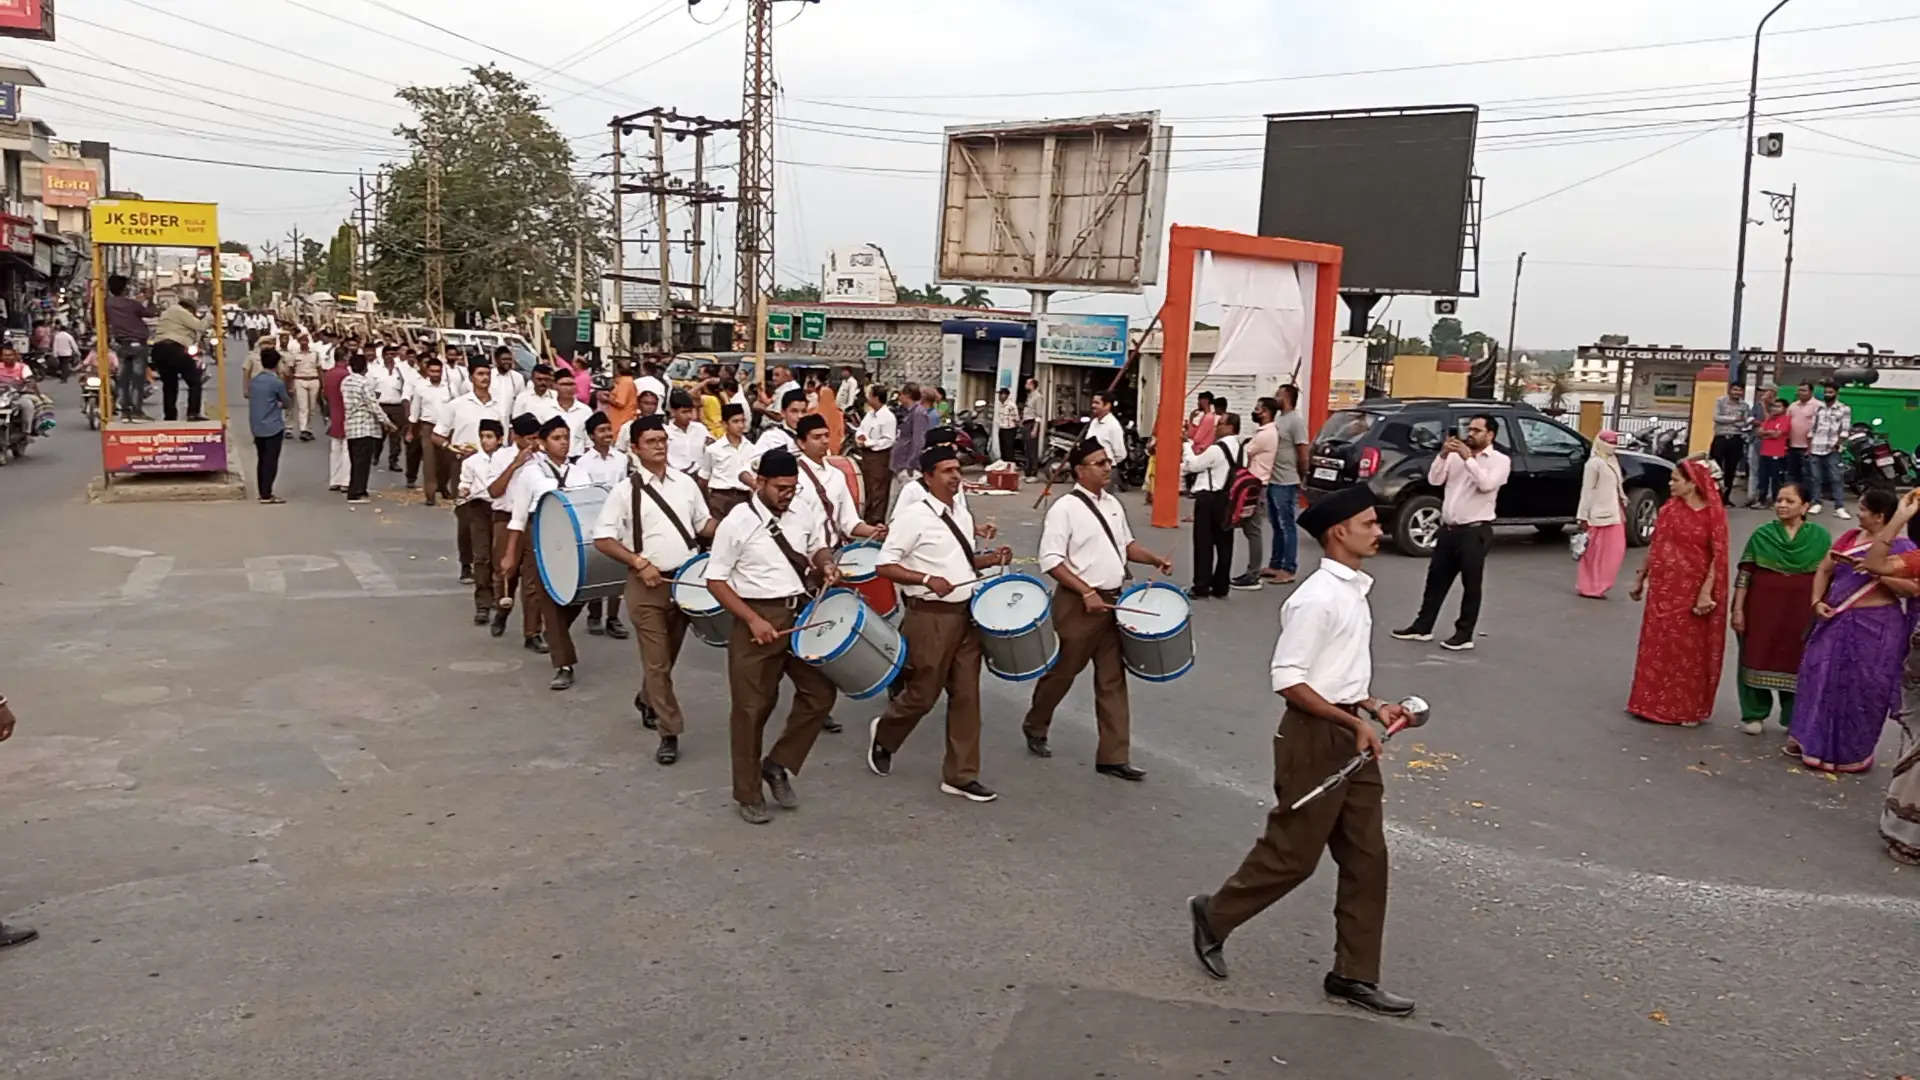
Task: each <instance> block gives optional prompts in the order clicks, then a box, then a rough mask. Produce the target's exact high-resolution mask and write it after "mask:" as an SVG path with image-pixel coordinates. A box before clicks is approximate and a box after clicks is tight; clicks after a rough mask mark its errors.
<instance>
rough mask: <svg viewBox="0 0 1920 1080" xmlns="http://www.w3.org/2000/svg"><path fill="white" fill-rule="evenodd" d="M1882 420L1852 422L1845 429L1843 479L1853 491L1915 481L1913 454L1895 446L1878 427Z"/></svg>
mask: <svg viewBox="0 0 1920 1080" xmlns="http://www.w3.org/2000/svg"><path fill="white" fill-rule="evenodd" d="M1880 424H1881V420H1880V419H1879V418H1878V417H1876V418H1874V421H1873V422H1872V423H1871V424H1869V423H1867V422H1865V421H1859V422H1857V423H1855V424H1854V425H1853V427H1852V429H1851V430H1849V431H1848V432H1847V440H1846V442H1845V444H1844V445H1843V449H1842V458H1843V460H1844V462H1845V477H1844V478H1843V482H1844V483H1845V484H1846V487H1847V490H1849V491H1851V492H1853V493H1854V494H1856V495H1859V494H1862V493H1864V492H1865V491H1866V490H1867V489H1868V488H1874V487H1878V488H1887V489H1893V488H1899V487H1905V486H1910V485H1912V484H1913V483H1915V482H1916V481H1915V476H1914V463H1913V458H1912V457H1911V456H1910V455H1908V454H1907V453H1906V452H1905V451H1904V450H1895V449H1894V448H1893V446H1892V444H1890V443H1889V442H1887V437H1886V436H1885V435H1882V434H1881V433H1880V431H1879V427H1880Z"/></svg>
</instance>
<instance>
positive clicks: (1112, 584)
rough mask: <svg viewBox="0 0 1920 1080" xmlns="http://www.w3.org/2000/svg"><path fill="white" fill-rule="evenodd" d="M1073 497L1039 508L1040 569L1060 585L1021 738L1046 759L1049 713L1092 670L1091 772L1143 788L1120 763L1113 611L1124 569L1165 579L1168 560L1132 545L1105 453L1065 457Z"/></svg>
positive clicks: (1092, 449) (1086, 451)
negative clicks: (1052, 653)
mask: <svg viewBox="0 0 1920 1080" xmlns="http://www.w3.org/2000/svg"><path fill="white" fill-rule="evenodd" d="M1067 461H1068V463H1069V464H1071V465H1072V466H1073V478H1074V480H1075V484H1074V486H1073V490H1072V491H1070V492H1068V493H1067V494H1065V495H1062V496H1061V497H1060V498H1058V499H1055V500H1054V502H1053V505H1052V506H1050V507H1048V508H1047V517H1046V521H1045V522H1044V523H1043V524H1042V525H1041V528H1040V569H1041V571H1042V572H1044V573H1046V574H1047V575H1049V576H1051V577H1052V578H1053V579H1054V580H1055V581H1057V582H1059V583H1060V587H1059V588H1057V589H1055V590H1054V591H1053V629H1054V634H1055V636H1056V637H1058V638H1059V641H1060V658H1059V659H1058V660H1057V661H1056V662H1055V663H1054V665H1053V667H1052V668H1050V669H1048V671H1047V673H1046V674H1045V675H1042V676H1040V678H1039V680H1038V681H1037V682H1035V683H1034V687H1033V703H1032V704H1031V705H1030V706H1028V708H1027V716H1026V720H1025V721H1024V722H1023V723H1022V724H1021V731H1022V732H1023V733H1024V734H1025V735H1026V737H1027V750H1028V752H1030V753H1032V754H1034V755H1035V756H1037V757H1043V758H1045V757H1052V756H1053V750H1052V749H1051V748H1049V747H1048V745H1047V729H1048V728H1049V727H1050V726H1051V725H1052V724H1053V711H1054V710H1055V709H1056V708H1058V707H1059V706H1060V702H1061V701H1062V700H1063V699H1065V698H1066V696H1067V691H1068V690H1070V689H1072V688H1073V683H1074V680H1075V679H1077V678H1079V677H1080V672H1081V671H1082V670H1084V669H1085V668H1086V666H1087V662H1088V661H1089V660H1091V661H1092V662H1093V716H1094V721H1095V723H1096V724H1097V725H1098V727H1099V731H1100V745H1099V748H1098V750H1097V751H1096V752H1095V754H1094V759H1093V760H1094V768H1095V769H1096V770H1098V771H1099V772H1100V773H1101V774H1102V775H1104V776H1113V777H1118V778H1119V779H1122V780H1144V779H1146V776H1147V774H1146V771H1145V770H1144V769H1137V768H1135V767H1134V766H1133V765H1132V764H1130V763H1129V762H1128V760H1127V758H1128V754H1129V749H1130V739H1131V734H1130V732H1131V728H1132V716H1131V713H1130V712H1129V708H1128V702H1127V669H1126V666H1125V664H1124V663H1122V661H1121V658H1120V627H1119V625H1118V624H1117V623H1115V622H1114V614H1113V605H1114V602H1115V601H1117V600H1119V598H1120V587H1121V585H1122V584H1124V583H1125V581H1126V574H1127V563H1129V562H1135V563H1141V564H1143V565H1147V566H1152V567H1155V568H1157V569H1158V570H1159V571H1160V572H1161V573H1163V574H1171V573H1172V572H1173V560H1172V559H1169V558H1167V557H1166V556H1164V555H1156V554H1154V553H1153V552H1151V551H1149V550H1147V549H1146V548H1145V547H1143V546H1142V545H1141V544H1140V542H1139V541H1137V540H1135V539H1134V538H1133V529H1132V528H1130V527H1129V526H1128V525H1127V511H1126V508H1125V507H1123V506H1121V505H1120V500H1119V499H1117V498H1115V497H1114V496H1113V495H1112V494H1111V493H1110V492H1108V491H1107V482H1108V478H1109V477H1110V476H1111V475H1112V474H1113V461H1112V459H1111V458H1109V457H1107V448H1106V447H1104V446H1101V445H1100V444H1099V443H1098V442H1095V441H1094V440H1092V439H1082V440H1080V442H1079V444H1078V445H1076V446H1075V447H1074V448H1073V451H1072V452H1071V453H1070V454H1068V456H1067Z"/></svg>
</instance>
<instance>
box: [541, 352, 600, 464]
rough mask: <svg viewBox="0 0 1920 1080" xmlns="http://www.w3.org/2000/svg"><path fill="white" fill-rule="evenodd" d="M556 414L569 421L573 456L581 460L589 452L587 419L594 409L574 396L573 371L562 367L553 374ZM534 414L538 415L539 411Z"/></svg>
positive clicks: (568, 428) (568, 431) (568, 429)
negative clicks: (582, 455) (581, 456)
mask: <svg viewBox="0 0 1920 1080" xmlns="http://www.w3.org/2000/svg"><path fill="white" fill-rule="evenodd" d="M553 404H554V415H556V416H558V417H560V419H562V420H565V421H566V422H567V433H568V434H569V435H570V436H572V440H573V441H572V443H571V445H572V447H573V456H574V459H575V460H579V457H580V455H581V454H584V453H586V452H587V445H588V443H589V441H590V440H589V438H588V435H587V419H588V418H589V417H591V416H592V415H593V409H592V407H591V406H589V405H588V404H587V403H586V402H584V401H581V400H580V399H579V398H577V397H575V396H574V382H573V371H572V370H571V369H562V370H560V371H558V372H556V373H555V374H554V376H553ZM534 415H536V416H538V415H539V414H538V413H535V414H534Z"/></svg>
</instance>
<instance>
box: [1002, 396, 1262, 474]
mask: <svg viewBox="0 0 1920 1080" xmlns="http://www.w3.org/2000/svg"><path fill="white" fill-rule="evenodd" d="M1007 426H1011V425H1007ZM1087 438H1089V439H1096V440H1098V441H1099V443H1100V445H1101V446H1104V447H1106V448H1107V457H1109V458H1111V459H1113V464H1114V467H1115V468H1118V467H1119V466H1120V463H1121V462H1123V461H1125V460H1127V429H1126V428H1123V427H1121V426H1120V418H1119V417H1117V416H1115V415H1113V414H1112V413H1108V414H1107V415H1105V416H1096V417H1094V418H1093V420H1092V422H1090V423H1088V424H1087ZM1222 483H1225V481H1222Z"/></svg>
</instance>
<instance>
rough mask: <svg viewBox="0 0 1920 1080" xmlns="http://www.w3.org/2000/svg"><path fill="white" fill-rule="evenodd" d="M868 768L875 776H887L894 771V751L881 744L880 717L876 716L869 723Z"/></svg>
mask: <svg viewBox="0 0 1920 1080" xmlns="http://www.w3.org/2000/svg"><path fill="white" fill-rule="evenodd" d="M867 768H869V769H872V770H873V775H875V776H887V775H890V774H891V773H892V772H893V751H891V750H888V749H886V748H885V747H883V746H881V745H880V718H879V717H877V716H876V717H874V718H873V723H871V724H868V725H867Z"/></svg>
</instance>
